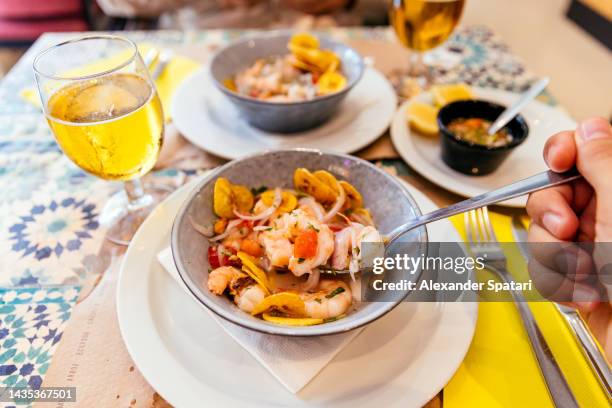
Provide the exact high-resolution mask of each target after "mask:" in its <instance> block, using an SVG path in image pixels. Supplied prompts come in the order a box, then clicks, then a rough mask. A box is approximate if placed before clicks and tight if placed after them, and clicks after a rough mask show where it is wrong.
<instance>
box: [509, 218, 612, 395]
mask: <svg viewBox="0 0 612 408" xmlns="http://www.w3.org/2000/svg"><path fill="white" fill-rule="evenodd" d="M512 235H513V236H514V240H515V242H516V244H517V246H518V248H519V251H520V252H521V255H522V256H523V258H524V259H525V261H526V262H529V258H530V254H529V245H528V243H527V230H526V229H525V227H524V226H523V223H522V222H521V219H520V218H519V217H518V216H513V217H512ZM552 303H553V304H554V305H555V306H556V307H557V310H559V312H560V313H561V315H562V316H563V317H564V318H565V320H566V321H567V323H568V324H569V326H570V327H571V328H572V330H573V332H574V336H575V337H576V338H577V339H578V342H579V343H580V345H581V346H582V348H581V350H582V353H583V354H584V355H585V357H586V358H587V361H588V362H589V365H590V366H591V369H592V370H593V372H594V373H595V374H596V376H597V379H598V380H599V383H600V384H601V386H602V388H603V389H604V390H605V391H606V394H607V396H608V399H611V398H612V388H611V384H612V372H611V370H610V365H609V364H608V360H607V359H606V357H605V356H604V355H603V353H602V351H601V348H600V347H599V345H598V344H597V341H596V340H595V339H594V338H593V335H592V334H591V332H590V331H589V329H588V327H587V326H586V323H585V322H584V320H583V319H582V316H580V313H578V311H577V310H576V309H573V308H571V307H568V306H564V305H560V304H558V303H554V302H552Z"/></svg>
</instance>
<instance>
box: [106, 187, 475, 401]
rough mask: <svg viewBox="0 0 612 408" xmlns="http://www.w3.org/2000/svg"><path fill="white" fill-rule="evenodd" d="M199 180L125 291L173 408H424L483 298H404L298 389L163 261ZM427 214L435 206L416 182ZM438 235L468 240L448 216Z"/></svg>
mask: <svg viewBox="0 0 612 408" xmlns="http://www.w3.org/2000/svg"><path fill="white" fill-rule="evenodd" d="M198 182H199V180H195V181H194V182H192V183H190V184H188V185H186V186H184V187H182V188H181V189H179V190H178V191H176V192H175V193H173V194H172V195H171V196H170V197H169V198H168V199H166V201H164V202H163V203H162V204H160V205H159V206H158V207H157V208H156V209H155V210H154V211H153V213H152V214H151V215H150V216H149V217H148V218H147V220H146V221H145V222H144V224H143V225H142V226H141V227H140V229H139V231H138V232H137V234H136V236H135V237H134V239H133V240H132V242H131V244H130V247H129V248H128V251H127V253H126V255H125V258H124V260H123V263H122V266H121V271H120V276H119V283H118V289H117V313H118V318H119V326H120V329H121V334H122V336H123V340H124V342H125V344H126V347H127V350H128V352H129V354H130V356H131V357H132V359H133V360H134V362H135V364H136V365H137V366H138V368H139V370H140V372H141V373H142V374H143V375H144V377H145V378H146V380H147V381H148V382H149V383H150V384H151V386H152V387H153V388H154V389H155V390H156V391H157V392H158V393H159V394H160V395H161V396H162V397H164V398H165V399H166V400H167V401H168V402H169V403H170V404H172V405H173V406H175V407H179V408H180V407H197V406H222V405H223V406H229V407H271V406H283V407H284V406H292V407H293V406H333V407H351V408H359V407H371V406H385V407H394V406H397V407H400V406H401V407H407V408H409V407H420V406H423V405H424V404H425V403H426V402H427V401H429V400H430V399H431V398H433V397H434V396H435V395H436V394H437V393H438V392H439V391H440V390H441V389H442V388H443V387H444V385H446V383H447V382H448V381H449V380H450V378H451V377H452V375H453V374H454V373H455V371H456V370H457V368H458V367H459V365H460V364H461V362H462V361H463V359H464V357H465V354H466V353H467V350H468V348H469V345H470V343H471V340H472V337H473V335H474V330H475V327H476V318H477V314H478V307H477V304H475V303H445V304H438V303H402V304H400V305H399V306H398V307H396V308H395V309H394V310H393V311H391V312H390V313H389V314H387V315H386V316H384V317H382V318H381V319H379V320H378V321H376V322H374V323H372V324H370V325H368V326H367V327H366V329H365V330H364V331H363V332H362V333H361V334H360V335H359V336H358V337H357V338H356V339H355V340H353V341H352V342H351V343H350V344H349V345H348V346H347V347H346V348H345V349H344V350H342V351H341V352H340V353H339V354H338V355H337V356H336V357H335V358H334V359H333V360H332V361H331V363H330V364H329V365H328V366H327V367H325V368H324V369H323V370H322V371H321V372H320V373H319V374H318V375H317V377H315V378H314V379H313V380H312V381H311V382H310V383H309V384H308V385H307V386H306V387H305V388H303V389H302V390H301V391H300V392H298V393H297V394H292V393H290V392H289V391H287V390H286V389H285V388H284V387H283V386H282V385H281V384H280V383H279V382H278V381H277V380H276V379H274V378H273V377H272V375H271V374H269V373H268V372H267V371H266V370H265V369H264V368H263V367H262V366H261V365H260V364H259V363H258V362H257V361H256V360H255V359H254V358H253V357H252V356H251V355H250V354H248V353H247V352H246V351H245V350H243V349H242V348H241V347H240V346H239V345H238V344H237V343H235V342H234V341H233V340H232V339H231V338H230V337H229V336H228V335H227V334H226V333H225V331H224V330H223V329H222V328H221V327H220V326H219V325H218V324H217V323H216V322H215V321H214V320H213V319H212V318H211V317H210V315H209V313H208V312H207V311H206V310H204V308H202V306H201V305H199V304H198V303H197V302H196V301H195V300H194V299H193V298H192V297H191V296H189V294H187V293H185V292H184V290H183V289H182V288H180V287H179V286H178V284H177V283H176V281H174V279H173V278H172V277H170V276H169V275H168V274H167V272H165V271H164V270H163V268H162V267H161V266H160V265H159V264H158V262H157V259H156V256H157V254H158V252H160V251H161V250H162V249H164V248H165V247H167V246H168V245H169V243H170V230H171V227H172V222H173V220H174V216H175V215H176V213H177V211H178V210H179V208H180V207H181V205H182V204H183V202H184V201H185V200H186V199H187V197H188V196H189V194H190V192H191V190H192V189H193V188H194V187H195V186H196V184H197V183H198ZM409 190H410V193H411V194H412V196H413V197H414V198H415V200H416V202H417V203H418V205H419V206H420V208H421V210H422V211H424V212H428V211H431V210H434V209H435V208H436V207H435V205H434V204H433V203H432V202H431V201H430V200H429V199H428V198H427V197H425V196H424V195H423V194H422V193H421V192H419V191H418V190H416V189H415V188H413V187H409ZM427 228H428V231H429V236H430V239H431V240H432V241H460V237H459V235H458V234H457V232H456V231H455V229H454V228H453V226H452V224H451V223H450V222H449V221H447V220H443V221H439V222H437V223H434V224H430V225H429V226H428V227H427Z"/></svg>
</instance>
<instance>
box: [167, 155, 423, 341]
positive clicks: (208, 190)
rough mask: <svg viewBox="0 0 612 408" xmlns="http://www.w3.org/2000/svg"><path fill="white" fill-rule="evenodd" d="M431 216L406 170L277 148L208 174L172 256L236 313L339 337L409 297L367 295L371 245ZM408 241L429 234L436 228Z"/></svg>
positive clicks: (223, 308) (178, 228)
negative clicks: (365, 259)
mask: <svg viewBox="0 0 612 408" xmlns="http://www.w3.org/2000/svg"><path fill="white" fill-rule="evenodd" d="M419 214H420V211H419V209H418V207H417V205H416V203H415V201H414V200H413V199H412V197H411V196H410V194H409V192H408V191H407V189H406V188H405V187H404V186H403V185H402V184H401V183H400V182H399V181H398V180H397V179H395V178H394V177H392V176H390V175H388V174H387V173H385V172H384V171H382V170H381V169H379V168H377V167H375V166H373V165H372V164H370V163H368V162H366V161H364V160H361V159H359V158H356V157H352V156H346V155H341V154H329V153H321V152H319V151H315V150H305V149H298V150H284V151H271V152H267V153H262V154H257V155H254V156H250V157H246V158H243V159H239V160H235V161H232V162H230V163H228V164H226V165H224V166H222V167H220V168H219V169H217V170H216V171H214V172H213V173H212V174H210V175H209V176H207V177H206V178H205V179H204V180H203V181H202V182H200V184H199V185H198V186H197V187H196V188H195V189H194V191H193V193H192V194H191V196H190V197H189V199H188V200H187V202H186V203H185V204H184V205H183V207H182V208H181V210H180V211H179V213H178V215H177V217H176V219H175V222H174V226H173V229H172V239H171V246H172V253H173V256H174V261H175V263H176V266H177V269H178V271H179V275H180V276H181V278H182V279H183V281H184V282H185V284H186V286H187V287H188V289H189V290H190V291H191V292H192V293H193V294H194V296H195V297H196V298H197V299H198V300H199V301H200V302H201V303H202V304H203V305H204V306H206V307H207V308H209V309H210V310H211V311H213V312H214V313H216V314H217V315H219V316H221V317H223V318H224V319H226V320H229V321H231V322H233V323H236V324H238V325H241V326H243V327H246V328H249V329H252V330H256V331H260V332H264V333H269V334H278V335H289V336H318V335H326V334H334V333H340V332H345V331H348V330H352V329H355V328H357V327H360V326H363V325H365V324H367V323H370V322H372V321H374V320H376V319H378V318H379V317H381V316H383V315H384V314H385V313H387V312H388V311H390V310H391V309H393V307H394V306H395V305H396V304H397V303H398V302H399V301H401V300H402V298H395V299H394V300H393V301H381V302H362V301H361V300H360V299H361V289H360V286H361V285H360V272H359V269H360V267H359V264H360V261H361V259H360V253H361V251H360V248H361V247H362V245H363V243H365V242H374V243H376V242H383V241H384V237H385V234H386V233H388V232H390V231H391V230H393V229H394V228H395V227H397V226H398V225H400V224H401V223H402V222H403V221H404V220H407V219H410V218H413V217H415V216H417V215H419ZM402 240H405V241H407V242H420V243H425V242H427V232H426V229H425V228H420V229H416V230H414V231H411V232H410V233H409V234H406V236H404V237H402ZM391 256H393V254H391ZM330 270H336V271H348V272H349V273H344V274H330V273H328V272H329V271H330ZM414 279H418V276H415V277H414ZM407 294H408V293H406V295H407Z"/></svg>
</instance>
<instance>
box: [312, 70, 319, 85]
mask: <svg viewBox="0 0 612 408" xmlns="http://www.w3.org/2000/svg"><path fill="white" fill-rule="evenodd" d="M311 76H312V83H313V84H316V83H317V82H319V78H320V77H321V75H320V74H318V73H316V72H313V73H312V74H311Z"/></svg>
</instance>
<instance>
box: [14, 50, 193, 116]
mask: <svg viewBox="0 0 612 408" xmlns="http://www.w3.org/2000/svg"><path fill="white" fill-rule="evenodd" d="M154 48H155V46H154V45H153V44H148V43H143V44H138V51H139V52H140V55H146V54H147V53H148V52H149V51H150V50H151V49H154ZM125 58H126V52H121V53H118V54H116V55H114V56H112V57H109V58H105V59H102V60H100V61H96V62H95V63H92V64H90V65H87V66H86V67H81V68H77V69H73V70H70V71H67V72H66V75H74V76H78V75H86V74H89V73H94V72H101V71H103V70H105V69H108V68H110V67H114V66H117V64H118V63H119V62H120V61H122V60H124V59H125ZM199 66H200V64H199V63H197V62H196V61H194V60H192V59H190V58H186V57H183V56H180V55H176V56H174V57H172V59H171V60H170V61H169V62H168V65H166V68H165V69H164V70H163V71H162V73H161V75H160V76H159V78H157V79H156V80H155V86H156V88H157V93H158V94H159V98H160V100H161V102H162V107H163V109H164V116H165V119H166V121H169V120H170V102H171V100H172V94H173V93H174V91H175V90H176V88H177V86H178V85H179V84H180V83H181V82H182V81H183V80H184V79H185V78H186V77H187V76H189V75H190V74H191V73H192V72H193V71H195V70H196V69H197V68H198V67H199ZM152 68H154V67H152ZM20 95H21V97H22V98H24V99H25V100H26V101H28V102H30V103H31V104H33V105H36V106H40V98H39V96H38V92H37V90H36V89H34V88H31V87H28V88H25V89H23V90H22V91H21V92H20Z"/></svg>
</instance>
